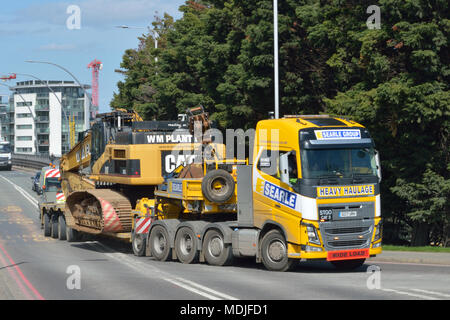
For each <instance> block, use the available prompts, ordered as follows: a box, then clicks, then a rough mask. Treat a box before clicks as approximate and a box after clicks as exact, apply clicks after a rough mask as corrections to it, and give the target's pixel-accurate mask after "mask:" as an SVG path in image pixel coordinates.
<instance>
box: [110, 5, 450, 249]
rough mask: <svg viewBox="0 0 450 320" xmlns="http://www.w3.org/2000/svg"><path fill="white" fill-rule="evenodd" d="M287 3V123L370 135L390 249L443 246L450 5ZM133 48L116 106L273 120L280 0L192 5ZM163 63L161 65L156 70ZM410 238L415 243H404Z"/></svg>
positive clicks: (283, 41)
mask: <svg viewBox="0 0 450 320" xmlns="http://www.w3.org/2000/svg"><path fill="white" fill-rule="evenodd" d="M372 4H374V3H373V1H368V0H358V1H356V0H348V1H341V0H300V1H294V0H285V1H280V2H279V8H278V11H279V45H280V58H279V59H280V61H279V62H280V114H282V115H283V114H314V113H321V112H327V113H331V114H339V115H347V116H350V117H352V118H353V119H354V120H357V121H359V122H361V123H362V124H364V125H365V126H367V127H368V128H369V130H370V132H371V134H372V136H373V138H374V140H375V142H376V145H377V148H378V149H379V151H380V153H381V159H382V168H383V177H384V180H383V183H382V199H383V200H382V211H383V215H384V217H385V222H386V224H385V225H386V228H385V231H386V234H385V239H386V240H387V241H391V242H396V241H400V240H402V241H408V242H409V243H411V244H413V245H423V244H428V243H429V241H433V242H434V243H440V242H443V241H444V240H445V238H446V236H448V234H446V233H448V230H449V229H450V224H449V223H450V222H449V221H450V211H449V210H450V209H449V205H448V203H450V194H449V181H450V151H449V131H450V123H449V117H450V102H449V101H450V99H449V98H450V93H449V76H450V54H449V52H450V50H449V43H448V41H449V38H450V37H449V33H450V20H449V16H450V15H449V3H448V1H447V0H379V1H378V3H377V5H378V6H379V7H380V12H381V28H380V29H375V30H369V29H368V27H367V25H366V20H367V19H368V17H369V14H367V13H366V10H367V8H368V7H369V6H370V5H372ZM180 10H181V12H182V13H183V17H182V18H181V19H179V20H177V21H173V19H172V18H171V17H170V16H168V15H165V16H164V18H163V19H160V20H157V21H156V22H155V23H154V26H155V28H157V29H158V32H159V33H160V34H161V36H160V39H159V43H161V45H159V48H158V49H157V50H155V49H154V48H153V38H152V35H151V34H148V35H143V36H142V37H140V38H139V41H140V46H139V48H138V49H136V50H131V49H130V50H127V51H126V52H125V54H124V57H123V61H122V64H121V68H122V69H123V73H124V75H125V79H124V81H121V82H119V83H118V89H119V91H118V93H116V94H115V95H114V99H113V101H112V102H111V106H112V107H121V106H126V107H128V108H133V109H135V110H137V111H138V112H139V113H141V114H142V115H143V116H144V117H145V118H146V119H152V118H158V119H174V118H176V115H177V113H180V112H184V111H185V110H186V108H189V107H194V106H198V105H199V104H201V105H203V106H204V107H205V108H206V110H207V111H208V112H210V114H211V118H212V119H213V120H216V122H217V124H218V125H219V127H220V128H229V127H232V128H244V129H247V128H250V127H254V126H255V124H256V122H257V121H258V120H260V119H265V118H267V114H268V112H269V111H272V110H273V106H274V92H273V74H274V72H273V66H274V63H273V25H272V24H273V20H272V19H273V15H272V14H273V8H272V0H254V1H244V0H221V1H219V0H209V1H206V0H205V1H186V3H185V4H184V5H183V6H181V7H180ZM155 56H157V57H158V63H157V64H155V63H154V58H155ZM405 232H407V233H408V234H407V235H406V236H405V237H403V234H404V233H405Z"/></svg>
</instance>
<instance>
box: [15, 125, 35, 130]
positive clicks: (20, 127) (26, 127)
mask: <svg viewBox="0 0 450 320" xmlns="http://www.w3.org/2000/svg"><path fill="white" fill-rule="evenodd" d="M16 128H17V129H19V130H20V129H33V125H31V124H18V125H17V126H16Z"/></svg>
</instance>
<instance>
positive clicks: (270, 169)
mask: <svg viewBox="0 0 450 320" xmlns="http://www.w3.org/2000/svg"><path fill="white" fill-rule="evenodd" d="M277 155H278V152H272V151H271V150H265V149H264V150H263V151H262V153H261V156H260V157H259V160H258V165H257V168H258V170H259V171H261V172H263V173H265V174H268V175H270V176H273V177H276V175H277V173H278V157H277ZM277 179H279V177H278V178H277Z"/></svg>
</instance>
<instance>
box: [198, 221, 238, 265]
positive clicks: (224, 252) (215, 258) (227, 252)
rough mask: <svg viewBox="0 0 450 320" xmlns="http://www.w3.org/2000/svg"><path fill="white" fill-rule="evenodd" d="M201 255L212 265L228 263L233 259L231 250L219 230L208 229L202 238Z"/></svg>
mask: <svg viewBox="0 0 450 320" xmlns="http://www.w3.org/2000/svg"><path fill="white" fill-rule="evenodd" d="M202 250H203V255H204V256H205V260H206V262H207V263H208V264H210V265H213V266H224V265H230V264H231V263H232V261H233V250H232V247H231V245H230V244H226V243H225V241H224V239H223V235H222V233H221V232H219V231H217V230H215V229H212V230H209V231H208V232H207V233H206V235H205V237H204V239H203V248H202Z"/></svg>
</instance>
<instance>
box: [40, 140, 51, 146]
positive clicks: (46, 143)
mask: <svg viewBox="0 0 450 320" xmlns="http://www.w3.org/2000/svg"><path fill="white" fill-rule="evenodd" d="M38 144H39V145H40V146H48V145H49V143H48V140H39V141H38Z"/></svg>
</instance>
